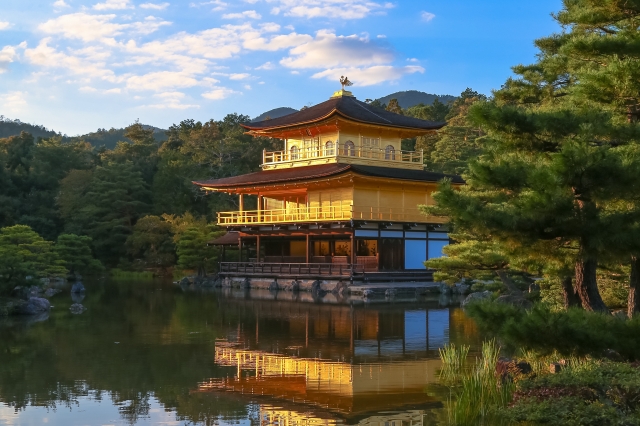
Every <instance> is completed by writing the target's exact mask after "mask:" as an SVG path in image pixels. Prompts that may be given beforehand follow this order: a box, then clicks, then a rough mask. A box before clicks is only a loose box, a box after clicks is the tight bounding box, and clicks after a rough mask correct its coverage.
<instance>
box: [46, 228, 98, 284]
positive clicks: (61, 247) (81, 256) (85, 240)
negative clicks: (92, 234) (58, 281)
mask: <svg viewBox="0 0 640 426" xmlns="http://www.w3.org/2000/svg"><path fill="white" fill-rule="evenodd" d="M91 242H92V241H91V238H89V237H87V236H85V235H74V234H61V235H60V236H59V237H58V240H57V241H56V245H55V251H56V252H57V253H58V255H59V256H60V258H61V259H62V260H63V261H64V262H65V267H66V268H67V269H68V270H69V272H70V273H72V274H75V273H80V274H82V275H92V274H98V273H100V272H102V271H103V270H104V267H103V266H102V264H101V263H100V261H99V260H97V259H95V258H94V257H93V253H92V251H91Z"/></svg>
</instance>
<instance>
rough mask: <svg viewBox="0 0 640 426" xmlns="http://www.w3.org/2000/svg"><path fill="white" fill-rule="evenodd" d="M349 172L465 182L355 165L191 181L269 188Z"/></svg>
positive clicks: (221, 185)
mask: <svg viewBox="0 0 640 426" xmlns="http://www.w3.org/2000/svg"><path fill="white" fill-rule="evenodd" d="M348 171H352V172H355V173H357V174H360V175H364V176H374V177H382V178H391V179H400V180H413V181H421V182H438V181H440V180H442V179H444V178H449V179H451V181H452V182H453V183H460V184H462V183H464V180H463V179H462V178H461V177H460V176H456V175H445V174H443V173H436V172H428V171H424V170H407V169H398V168H391V167H375V166H359V165H356V164H336V163H332V164H321V165H318V166H305V167H291V168H287V169H275V170H264V171H261V172H255V173H248V174H246V175H240V176H233V177H228V178H222V179H212V180H205V181H197V182H193V183H194V184H196V185H198V186H209V187H214V188H234V187H241V186H250V185H268V184H272V183H284V182H294V181H302V180H313V179H318V178H323V177H329V176H337V175H341V174H343V173H347V172H348Z"/></svg>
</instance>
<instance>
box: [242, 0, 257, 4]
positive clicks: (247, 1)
mask: <svg viewBox="0 0 640 426" xmlns="http://www.w3.org/2000/svg"><path fill="white" fill-rule="evenodd" d="M243 1H244V2H245V3H250V4H256V3H258V1H259V0H243Z"/></svg>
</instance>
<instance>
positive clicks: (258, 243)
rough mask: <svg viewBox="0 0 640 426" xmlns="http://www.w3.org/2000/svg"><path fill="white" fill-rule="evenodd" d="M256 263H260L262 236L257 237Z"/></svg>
mask: <svg viewBox="0 0 640 426" xmlns="http://www.w3.org/2000/svg"><path fill="white" fill-rule="evenodd" d="M256 262H257V263H260V235H256Z"/></svg>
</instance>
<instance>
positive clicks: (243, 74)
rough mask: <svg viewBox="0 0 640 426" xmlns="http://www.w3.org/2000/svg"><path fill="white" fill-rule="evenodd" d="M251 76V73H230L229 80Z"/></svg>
mask: <svg viewBox="0 0 640 426" xmlns="http://www.w3.org/2000/svg"><path fill="white" fill-rule="evenodd" d="M249 77H251V74H247V73H240V74H231V75H229V79H230V80H244V79H246V78H249Z"/></svg>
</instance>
